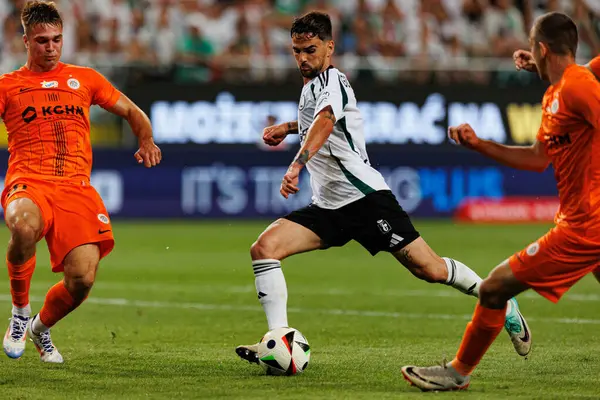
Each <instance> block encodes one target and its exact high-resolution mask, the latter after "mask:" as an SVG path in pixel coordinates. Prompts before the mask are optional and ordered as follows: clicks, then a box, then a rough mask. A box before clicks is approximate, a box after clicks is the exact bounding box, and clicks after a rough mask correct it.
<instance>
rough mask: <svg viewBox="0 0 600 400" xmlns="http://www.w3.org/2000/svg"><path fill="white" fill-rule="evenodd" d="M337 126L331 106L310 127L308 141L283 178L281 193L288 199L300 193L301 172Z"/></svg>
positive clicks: (322, 111) (307, 135) (318, 115)
mask: <svg viewBox="0 0 600 400" xmlns="http://www.w3.org/2000/svg"><path fill="white" fill-rule="evenodd" d="M334 125H335V116H334V115H333V110H332V109H331V107H330V106H327V107H325V108H324V109H323V110H321V112H319V114H317V116H316V118H315V120H314V122H313V123H312V125H311V126H310V128H309V130H308V133H307V134H306V140H305V141H304V144H303V145H302V147H301V148H300V150H299V151H298V154H297V155H296V158H295V159H294V161H293V162H292V164H291V165H290V167H289V168H288V170H287V173H286V174H285V175H284V176H283V181H282V182H281V189H280V190H279V192H280V193H281V195H282V196H283V197H285V198H286V199H287V198H288V196H289V195H290V194H295V193H298V191H299V190H300V189H299V188H298V177H299V176H300V171H302V168H304V166H305V165H306V163H308V160H310V159H311V158H312V156H314V155H315V154H317V152H318V151H319V149H321V147H323V145H324V144H325V142H326V141H327V139H328V138H329V135H330V134H331V132H332V131H333V126H334Z"/></svg>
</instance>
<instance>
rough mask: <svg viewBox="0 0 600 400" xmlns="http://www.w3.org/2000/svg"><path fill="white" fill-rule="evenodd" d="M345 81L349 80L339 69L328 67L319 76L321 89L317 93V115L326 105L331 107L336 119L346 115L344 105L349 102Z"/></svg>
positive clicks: (318, 80)
mask: <svg viewBox="0 0 600 400" xmlns="http://www.w3.org/2000/svg"><path fill="white" fill-rule="evenodd" d="M343 81H345V82H348V81H347V80H346V78H345V77H344V78H343V79H342V76H341V74H340V73H338V72H337V70H333V69H328V70H325V71H323V72H322V73H321V74H320V75H319V76H318V77H317V82H318V83H317V84H319V85H321V90H320V91H319V92H318V94H317V96H316V97H317V99H316V104H317V105H316V106H315V115H314V116H315V117H316V116H317V114H319V113H320V112H321V111H323V109H325V108H326V107H328V106H329V107H331V109H332V110H333V115H334V117H335V120H336V121H339V120H340V119H342V118H343V117H344V107H345V106H346V104H347V103H348V91H347V89H346V88H345V87H344V84H343V83H342V82H343Z"/></svg>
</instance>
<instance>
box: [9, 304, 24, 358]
mask: <svg viewBox="0 0 600 400" xmlns="http://www.w3.org/2000/svg"><path fill="white" fill-rule="evenodd" d="M28 323H29V317H25V316H22V315H17V314H13V316H12V318H10V324H9V325H8V329H7V330H6V335H4V342H3V347H4V352H5V353H6V355H7V356H9V357H10V358H20V357H21V356H22V355H23V353H24V352H25V342H26V339H27V325H28Z"/></svg>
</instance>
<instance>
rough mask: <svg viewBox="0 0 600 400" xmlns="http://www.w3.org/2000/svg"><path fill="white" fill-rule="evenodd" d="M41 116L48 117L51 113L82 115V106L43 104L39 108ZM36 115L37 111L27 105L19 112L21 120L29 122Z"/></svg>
mask: <svg viewBox="0 0 600 400" xmlns="http://www.w3.org/2000/svg"><path fill="white" fill-rule="evenodd" d="M41 113H42V117H48V116H52V115H77V116H79V117H84V116H85V114H84V112H83V107H81V106H74V105H57V106H44V107H42V109H41ZM37 116H38V111H37V110H36V109H35V108H34V107H33V106H29V107H27V108H26V109H25V110H23V112H22V113H21V117H23V121H25V123H27V124H28V123H30V122H31V121H33V120H35V119H36V118H37Z"/></svg>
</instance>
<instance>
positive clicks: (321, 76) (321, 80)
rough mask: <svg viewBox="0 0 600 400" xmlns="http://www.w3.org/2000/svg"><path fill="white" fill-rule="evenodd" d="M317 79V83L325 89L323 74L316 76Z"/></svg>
mask: <svg viewBox="0 0 600 400" xmlns="http://www.w3.org/2000/svg"><path fill="white" fill-rule="evenodd" d="M317 78H319V83H320V84H321V88H324V87H325V79H323V73H320V74H319V75H317Z"/></svg>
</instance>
